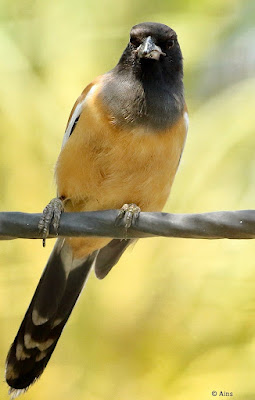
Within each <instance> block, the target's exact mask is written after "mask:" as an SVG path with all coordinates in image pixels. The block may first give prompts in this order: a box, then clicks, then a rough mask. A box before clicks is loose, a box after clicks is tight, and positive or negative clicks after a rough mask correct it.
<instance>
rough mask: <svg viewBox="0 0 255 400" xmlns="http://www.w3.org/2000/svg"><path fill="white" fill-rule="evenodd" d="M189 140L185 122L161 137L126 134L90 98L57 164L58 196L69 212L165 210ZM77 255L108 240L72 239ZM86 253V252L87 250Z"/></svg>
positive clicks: (147, 133) (139, 132)
mask: <svg viewBox="0 0 255 400" xmlns="http://www.w3.org/2000/svg"><path fill="white" fill-rule="evenodd" d="M185 137H186V125H185V121H184V118H183V117H182V118H180V120H179V121H178V122H177V123H176V124H175V125H174V126H172V127H171V129H169V130H166V131H163V132H151V131H145V130H144V129H141V128H140V129H135V130H134V131H126V130H122V129H119V128H117V127H116V126H114V125H113V124H112V123H111V118H110V116H107V113H106V111H105V109H104V108H103V106H102V104H100V102H99V100H98V97H97V95H96V92H95V94H94V95H93V96H92V97H89V98H88V101H86V103H85V106H84V110H83V112H82V114H81V116H80V119H79V123H78V124H77V126H76V128H75V130H74V132H73V134H72V135H71V137H70V138H69V139H68V141H67V143H66V144H65V146H64V148H63V149H62V151H61V153H60V155H59V159H58V161H57V165H56V182H57V187H58V194H59V196H64V197H66V198H67V199H69V200H68V201H67V202H66V206H65V210H66V211H91V210H103V209H115V208H121V207H122V205H123V204H124V203H135V204H137V205H138V206H139V207H140V208H141V210H142V211H160V210H162V208H163V206H164V204H165V202H166V200H167V198H168V196H169V193H170V189H171V186H172V183H173V179H174V176H175V173H176V170H177V167H178V164H179V160H180V157H181V153H182V150H183V146H184V142H185ZM69 241H70V244H72V247H73V248H75V249H76V250H75V251H76V253H77V254H78V255H77V256H79V257H80V256H82V255H84V251H85V250H84V251H83V250H82V248H86V249H87V250H88V246H89V247H90V250H91V251H92V250H93V249H96V248H99V247H102V246H104V245H105V244H106V243H107V242H109V239H94V241H93V239H91V238H89V239H88V238H87V239H85V238H84V239H82V238H79V239H78V238H73V239H69ZM87 250H86V251H87Z"/></svg>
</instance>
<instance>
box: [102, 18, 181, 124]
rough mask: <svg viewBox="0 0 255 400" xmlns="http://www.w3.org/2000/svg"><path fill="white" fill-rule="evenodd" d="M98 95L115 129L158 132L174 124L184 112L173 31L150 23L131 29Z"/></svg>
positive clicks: (179, 55) (178, 59)
mask: <svg viewBox="0 0 255 400" xmlns="http://www.w3.org/2000/svg"><path fill="white" fill-rule="evenodd" d="M101 95H102V97H103V101H104V103H105V104H107V107H108V109H109V114H110V116H111V117H110V119H111V121H113V123H114V124H116V125H118V126H125V127H132V126H133V127H135V126H143V127H146V128H148V129H151V130H153V131H159V130H162V129H165V128H167V127H169V126H171V125H172V124H174V123H175V122H176V121H177V120H178V118H179V116H180V115H181V113H182V112H183V109H184V94H183V68H182V53H181V49H180V46H179V43H178V40H177V35H176V33H175V31H173V29H171V28H169V27H168V26H166V25H163V24H158V23H153V22H145V23H142V24H139V25H135V26H133V28H132V29H131V32H130V41H129V43H128V45H127V47H126V49H125V50H124V52H123V54H122V56H121V58H120V60H119V62H118V64H117V65H116V67H115V68H114V69H113V70H112V71H110V72H109V73H108V74H106V79H105V85H104V87H103V89H102V92H101Z"/></svg>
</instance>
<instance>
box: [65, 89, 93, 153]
mask: <svg viewBox="0 0 255 400" xmlns="http://www.w3.org/2000/svg"><path fill="white" fill-rule="evenodd" d="M96 87H97V85H94V86H92V88H91V89H90V90H89V91H88V93H87V95H86V96H85V98H84V99H83V100H82V101H81V102H80V103H78V104H77V106H76V108H75V110H74V112H73V115H72V117H71V119H70V121H69V124H68V126H67V128H66V131H65V134H64V137H63V141H62V147H61V148H63V147H64V145H65V144H66V142H67V141H68V139H69V137H70V136H71V133H72V131H73V129H74V125H75V124H76V123H77V121H78V119H79V117H80V115H81V113H82V110H83V108H84V105H85V103H86V102H87V101H88V100H89V99H90V98H91V96H92V95H93V93H94V92H95V89H96Z"/></svg>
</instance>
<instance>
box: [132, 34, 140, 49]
mask: <svg viewBox="0 0 255 400" xmlns="http://www.w3.org/2000/svg"><path fill="white" fill-rule="evenodd" d="M130 43H131V44H132V45H133V46H134V47H138V46H140V44H141V43H140V41H139V40H138V39H137V38H136V37H134V36H133V37H131V38H130Z"/></svg>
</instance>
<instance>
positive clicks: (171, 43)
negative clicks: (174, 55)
mask: <svg viewBox="0 0 255 400" xmlns="http://www.w3.org/2000/svg"><path fill="white" fill-rule="evenodd" d="M174 45H175V40H174V39H169V40H168V41H167V42H166V47H167V48H168V49H171V47H173V46H174Z"/></svg>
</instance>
